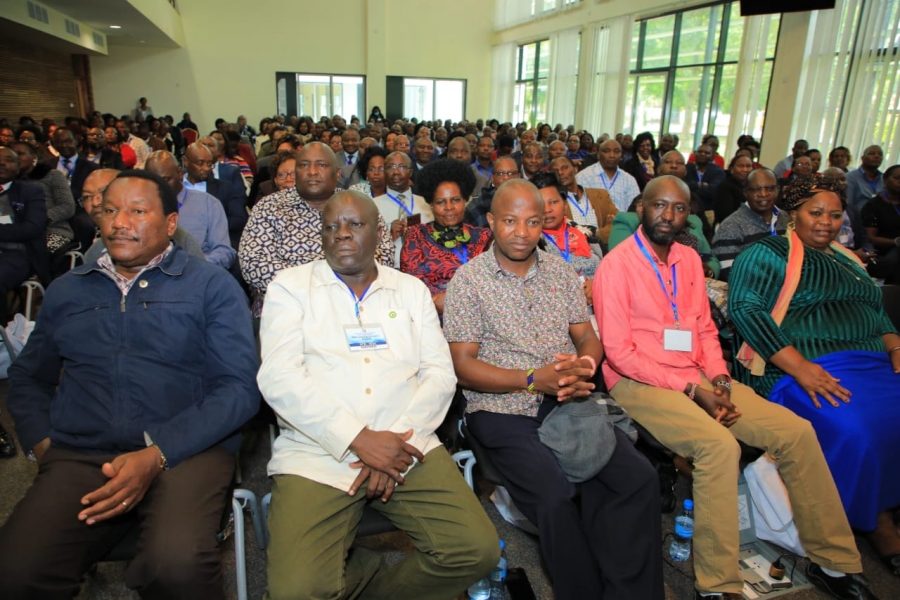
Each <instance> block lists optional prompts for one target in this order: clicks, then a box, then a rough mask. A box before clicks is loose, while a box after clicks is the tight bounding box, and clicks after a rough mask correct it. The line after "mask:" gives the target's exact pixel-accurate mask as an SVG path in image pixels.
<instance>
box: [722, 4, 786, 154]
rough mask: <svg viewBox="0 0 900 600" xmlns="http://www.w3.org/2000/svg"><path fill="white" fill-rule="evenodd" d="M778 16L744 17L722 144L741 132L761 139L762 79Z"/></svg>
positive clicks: (730, 142)
mask: <svg viewBox="0 0 900 600" xmlns="http://www.w3.org/2000/svg"><path fill="white" fill-rule="evenodd" d="M777 27H778V18H777V16H773V15H762V16H756V17H746V18H744V36H743V38H742V39H741V53H740V57H739V59H738V66H737V75H736V81H735V84H734V100H733V104H732V112H731V115H730V117H731V121H730V123H729V127H728V134H727V136H726V139H720V140H719V141H720V144H719V146H720V147H721V148H733V147H734V143H735V142H736V141H737V139H738V137H739V136H741V135H742V134H745V133H746V134H749V135H753V136H754V137H755V138H756V139H759V137H760V135H761V134H762V126H763V122H764V120H765V114H766V96H767V94H766V93H765V91H764V90H763V84H764V83H768V82H767V81H763V78H764V76H765V66H766V48H767V47H768V40H769V33H770V32H771V31H772V29H773V28H776V29H777Z"/></svg>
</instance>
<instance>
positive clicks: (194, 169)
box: [184, 138, 215, 183]
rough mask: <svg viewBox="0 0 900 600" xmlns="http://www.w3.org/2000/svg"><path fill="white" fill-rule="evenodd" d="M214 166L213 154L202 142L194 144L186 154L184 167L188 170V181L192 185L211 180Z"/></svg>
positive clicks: (188, 148)
mask: <svg viewBox="0 0 900 600" xmlns="http://www.w3.org/2000/svg"><path fill="white" fill-rule="evenodd" d="M209 139H212V138H209ZM213 141H215V140H213ZM214 164H215V161H214V160H213V153H212V152H210V150H209V148H207V147H206V146H204V145H203V144H201V143H200V142H194V143H193V144H191V145H190V146H188V147H187V150H185V152H184V166H185V169H187V178H188V181H190V182H191V183H200V182H201V181H206V180H207V179H209V174H210V172H211V171H212V168H213V165H214Z"/></svg>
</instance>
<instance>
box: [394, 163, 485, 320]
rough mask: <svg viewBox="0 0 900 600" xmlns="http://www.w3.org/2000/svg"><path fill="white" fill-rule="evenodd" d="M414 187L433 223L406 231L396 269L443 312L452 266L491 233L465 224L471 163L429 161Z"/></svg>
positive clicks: (471, 182)
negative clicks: (420, 285) (424, 290)
mask: <svg viewBox="0 0 900 600" xmlns="http://www.w3.org/2000/svg"><path fill="white" fill-rule="evenodd" d="M416 185H417V186H418V191H419V192H420V193H421V194H422V197H423V198H425V201H426V202H427V203H428V204H429V205H431V209H432V211H433V212H434V221H433V222H431V223H426V224H419V225H412V226H410V227H409V228H408V229H407V231H406V241H405V242H404V244H403V250H402V251H401V252H400V270H401V271H403V272H404V273H408V274H410V275H412V276H414V277H417V278H418V279H420V280H422V282H423V283H424V284H425V285H427V286H428V289H429V290H430V291H431V297H432V300H434V306H435V308H436V309H437V311H438V314H443V313H444V292H445V291H446V289H447V284H448V283H450V280H451V279H452V278H453V275H454V274H455V273H456V269H458V268H459V267H460V266H461V265H464V264H465V263H467V262H468V261H470V260H471V259H473V258H475V257H476V256H478V255H479V254H481V253H482V252H484V251H485V250H486V249H487V248H488V246H490V243H491V231H490V230H489V229H487V228H483V227H472V226H471V225H467V224H465V223H463V213H464V212H465V209H466V201H467V200H468V198H469V197H470V196H471V195H472V190H474V189H475V174H474V173H473V172H472V169H471V167H469V165H467V164H465V163H464V162H461V161H458V160H453V159H449V158H447V159H442V160H436V161H434V162H430V163H428V164H427V165H425V167H424V168H422V170H421V171H419V174H418V178H417V180H416Z"/></svg>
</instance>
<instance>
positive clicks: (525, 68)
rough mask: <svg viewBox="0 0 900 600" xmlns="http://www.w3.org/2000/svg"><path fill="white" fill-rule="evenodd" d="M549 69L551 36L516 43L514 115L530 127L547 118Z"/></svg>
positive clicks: (517, 120) (518, 120) (516, 119)
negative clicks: (529, 41)
mask: <svg viewBox="0 0 900 600" xmlns="http://www.w3.org/2000/svg"><path fill="white" fill-rule="evenodd" d="M549 71H550V40H541V41H539V42H534V43H532V44H526V45H524V46H519V60H518V67H517V69H516V88H515V96H514V103H513V118H514V119H515V121H516V122H517V123H519V122H522V121H524V122H526V123H528V126H529V127H534V126H535V125H536V124H537V123H539V122H541V123H543V122H546V120H547V76H548V74H549Z"/></svg>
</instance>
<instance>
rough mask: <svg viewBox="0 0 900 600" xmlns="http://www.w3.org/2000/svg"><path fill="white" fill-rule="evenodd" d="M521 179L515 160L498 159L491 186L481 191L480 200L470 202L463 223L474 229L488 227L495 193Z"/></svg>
mask: <svg viewBox="0 0 900 600" xmlns="http://www.w3.org/2000/svg"><path fill="white" fill-rule="evenodd" d="M521 177H522V173H521V172H520V171H519V165H518V164H516V161H515V160H514V159H512V158H510V157H509V156H504V157H501V158H498V159H497V161H496V162H495V163H494V169H493V171H491V184H490V185H489V186H487V187H486V188H484V189H483V190H481V196H480V197H479V198H477V199H476V200H472V201H471V202H469V205H468V206H466V214H465V216H464V217H463V221H465V222H466V223H468V224H469V225H471V226H473V227H488V221H487V214H488V213H489V212H490V210H491V202H492V201H493V200H494V192H496V191H497V188H498V187H500V186H501V185H503V184H504V183H506V182H507V181H509V180H510V179H520V178H521Z"/></svg>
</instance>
